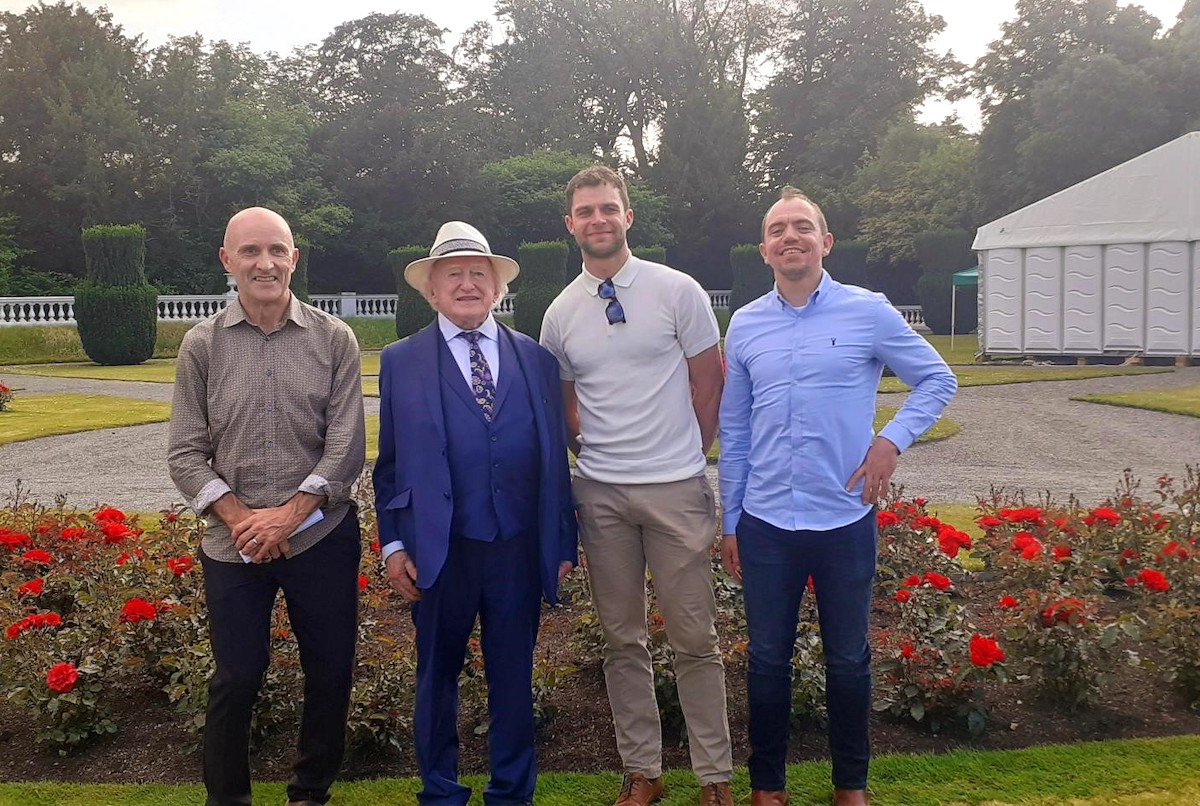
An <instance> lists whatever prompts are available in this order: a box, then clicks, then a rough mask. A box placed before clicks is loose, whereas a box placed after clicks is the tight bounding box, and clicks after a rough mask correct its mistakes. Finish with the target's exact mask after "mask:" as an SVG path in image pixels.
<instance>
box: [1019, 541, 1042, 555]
mask: <svg viewBox="0 0 1200 806" xmlns="http://www.w3.org/2000/svg"><path fill="white" fill-rule="evenodd" d="M1041 555H1042V544H1041V543H1040V542H1038V541H1037V540H1031V541H1030V542H1028V543H1026V544H1025V548H1023V549H1021V557H1022V559H1026V560H1036V559H1037V558H1038V557H1040V556H1041Z"/></svg>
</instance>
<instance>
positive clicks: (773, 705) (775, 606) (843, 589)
mask: <svg viewBox="0 0 1200 806" xmlns="http://www.w3.org/2000/svg"><path fill="white" fill-rule="evenodd" d="M875 528H876V527H875V510H874V509H872V510H871V511H870V512H868V513H867V514H866V515H865V516H864V517H863V518H862V519H861V520H859V521H856V522H855V523H852V524H849V525H847V526H842V527H840V528H837V529H830V530H829V531H825V532H814V531H805V530H801V531H795V532H792V531H788V530H786V529H779V528H776V527H774V526H772V525H771V524H769V523H766V522H765V521H762V520H759V519H758V518H755V517H754V516H753V515H750V514H746V513H743V515H742V517H741V519H740V521H739V522H738V526H737V538H738V556H739V558H740V560H741V563H742V583H743V585H744V590H745V593H744V595H745V602H746V625H747V627H748V630H749V633H750V664H749V670H748V672H747V674H746V690H747V692H746V693H747V699H748V705H749V713H750V761H749V767H750V786H751V787H753V788H754V789H765V790H769V791H777V790H781V789H786V788H787V777H786V763H787V750H788V730H789V727H790V722H791V713H792V654H793V652H794V650H795V644H796V626H797V623H798V621H799V617H800V612H799V611H800V602H801V599H802V598H803V596H804V589H805V585H806V583H807V582H808V578H809V576H810V575H811V576H812V579H813V588H814V591H815V592H816V597H817V610H818V614H819V619H820V624H821V643H822V645H823V647H824V652H825V703H826V705H827V707H828V709H829V753H830V756H831V757H832V759H833V785H834V786H835V787H837V788H839V789H865V788H866V785H867V767H868V765H869V763H870V757H871V747H870V740H869V738H868V735H867V723H868V719H869V717H870V713H871V648H870V646H869V645H868V643H867V624H868V619H869V615H870V609H871V587H872V583H873V580H874V578H875Z"/></svg>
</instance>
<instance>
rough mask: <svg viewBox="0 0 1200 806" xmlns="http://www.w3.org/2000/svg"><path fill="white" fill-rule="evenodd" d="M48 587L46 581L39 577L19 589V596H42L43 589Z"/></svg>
mask: <svg viewBox="0 0 1200 806" xmlns="http://www.w3.org/2000/svg"><path fill="white" fill-rule="evenodd" d="M45 586H46V580H44V579H42V578H41V577H38V578H36V579H31V580H29V581H28V582H26V583H25V584H24V585H22V586H21V587H19V588H17V596H41V595H42V589H43V588H44V587H45Z"/></svg>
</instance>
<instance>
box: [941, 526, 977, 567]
mask: <svg viewBox="0 0 1200 806" xmlns="http://www.w3.org/2000/svg"><path fill="white" fill-rule="evenodd" d="M937 538H938V548H939V549H940V550H941V552H942V553H943V554H945V555H946V556H947V557H949V558H951V559H953V558H955V557H957V556H958V552H959V551H961V550H962V549H970V548H971V546H972V542H971V536H970V535H968V534H967V533H966V532H960V531H959V530H958V529H955V528H954V527H953V526H951V525H950V524H948V523H943V524H942V525H941V526H939V527H938V532H937Z"/></svg>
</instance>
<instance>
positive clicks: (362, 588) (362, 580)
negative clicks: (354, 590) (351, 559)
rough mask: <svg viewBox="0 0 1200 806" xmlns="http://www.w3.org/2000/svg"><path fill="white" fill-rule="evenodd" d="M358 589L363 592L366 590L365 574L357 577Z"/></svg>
mask: <svg viewBox="0 0 1200 806" xmlns="http://www.w3.org/2000/svg"><path fill="white" fill-rule="evenodd" d="M358 589H359V590H360V591H365V590H366V589H367V575H366V574H359V575H358Z"/></svg>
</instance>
